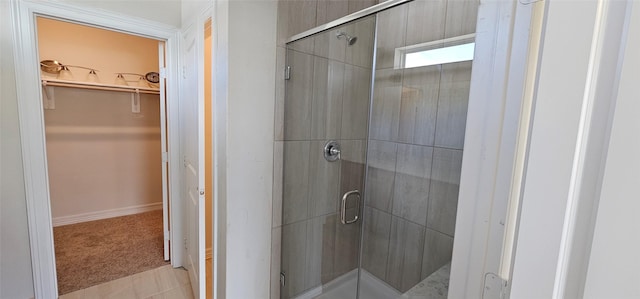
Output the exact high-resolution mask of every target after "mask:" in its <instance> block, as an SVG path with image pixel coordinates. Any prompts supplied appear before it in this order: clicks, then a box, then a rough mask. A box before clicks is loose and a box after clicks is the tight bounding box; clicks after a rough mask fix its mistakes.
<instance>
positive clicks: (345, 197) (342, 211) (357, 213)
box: [340, 190, 360, 224]
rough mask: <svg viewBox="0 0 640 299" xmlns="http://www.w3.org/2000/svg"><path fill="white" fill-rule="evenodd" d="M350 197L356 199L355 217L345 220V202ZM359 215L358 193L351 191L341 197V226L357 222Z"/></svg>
mask: <svg viewBox="0 0 640 299" xmlns="http://www.w3.org/2000/svg"><path fill="white" fill-rule="evenodd" d="M352 196H353V197H355V198H356V203H357V207H356V215H355V216H354V217H353V219H350V220H347V219H346V218H347V201H349V197H352ZM359 214H360V191H358V190H352V191H349V192H347V193H345V194H344V195H342V203H341V204H340V222H342V224H351V223H354V222H356V221H358V219H359V218H360V216H359Z"/></svg>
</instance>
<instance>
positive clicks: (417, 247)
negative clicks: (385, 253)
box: [385, 216, 425, 293]
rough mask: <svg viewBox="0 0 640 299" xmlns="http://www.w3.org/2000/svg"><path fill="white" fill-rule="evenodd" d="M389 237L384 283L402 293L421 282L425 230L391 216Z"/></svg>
mask: <svg viewBox="0 0 640 299" xmlns="http://www.w3.org/2000/svg"><path fill="white" fill-rule="evenodd" d="M390 236H391V237H390V238H391V240H390V242H389V260H388V261H387V275H386V279H385V281H386V282H387V283H389V284H391V285H392V286H393V287H394V288H396V289H397V290H399V291H400V292H403V293H404V292H406V291H408V290H409V289H410V288H412V287H413V286H415V285H416V284H417V283H418V282H420V281H421V280H422V279H421V278H420V277H421V272H422V255H423V246H424V236H425V228H424V227H423V226H421V225H417V224H415V223H412V222H409V221H406V220H404V219H402V218H399V217H395V216H393V217H392V220H391V235H390Z"/></svg>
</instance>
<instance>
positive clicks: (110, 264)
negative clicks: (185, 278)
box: [37, 17, 171, 295]
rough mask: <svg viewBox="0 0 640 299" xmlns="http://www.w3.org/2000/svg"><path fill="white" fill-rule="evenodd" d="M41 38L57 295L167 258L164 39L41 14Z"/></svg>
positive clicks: (156, 264)
mask: <svg viewBox="0 0 640 299" xmlns="http://www.w3.org/2000/svg"><path fill="white" fill-rule="evenodd" d="M37 40H38V52H39V58H40V69H41V79H42V80H41V83H42V89H43V93H42V94H43V99H42V100H43V107H44V110H43V114H42V115H43V119H44V126H45V131H46V150H47V165H48V176H49V194H50V199H51V201H50V204H51V213H52V220H53V221H52V222H53V223H52V224H53V231H54V246H55V254H56V269H57V278H58V290H59V293H60V295H63V294H67V293H71V292H74V291H77V290H80V289H87V290H89V289H88V288H91V287H92V286H96V285H99V284H102V283H105V282H107V281H114V280H117V279H121V278H123V277H127V276H131V275H133V274H136V273H140V272H144V271H148V270H152V269H159V267H162V266H166V265H168V264H169V262H168V259H169V256H168V248H167V243H166V242H167V241H166V239H165V238H166V234H165V233H164V232H165V231H166V230H167V229H168V227H167V225H168V220H167V216H166V214H167V211H166V206H165V207H164V208H163V202H164V203H166V196H167V193H166V188H167V186H166V183H163V182H164V180H165V179H164V178H166V172H167V169H166V165H165V164H164V163H165V162H163V152H166V141H165V140H166V139H165V138H164V136H165V134H164V131H165V130H164V129H163V126H164V124H165V122H164V120H163V119H164V115H165V114H164V111H163V104H164V103H163V101H164V96H162V95H161V90H162V87H163V85H162V82H160V80H161V78H160V69H161V68H160V64H161V63H162V61H163V59H164V58H162V59H160V57H162V55H163V43H162V42H159V41H158V40H154V39H149V38H146V37H141V36H135V35H130V34H126V33H122V32H115V31H110V30H105V29H100V28H94V27H88V26H84V25H79V24H73V23H70V22H65V21H62V20H54V19H49V18H45V17H38V18H37ZM165 161H166V157H165ZM163 198H164V200H163ZM163 212H164V213H163ZM165 268H166V267H165ZM167 269H169V270H168V271H171V268H167ZM85 295H86V291H85ZM149 295H153V294H149Z"/></svg>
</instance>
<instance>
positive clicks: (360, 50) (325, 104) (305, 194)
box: [281, 16, 375, 299]
mask: <svg viewBox="0 0 640 299" xmlns="http://www.w3.org/2000/svg"><path fill="white" fill-rule="evenodd" d="M374 30H375V17H374V16H372V17H368V18H364V19H361V20H357V21H354V22H352V23H349V24H346V25H343V26H341V27H339V28H334V29H331V30H328V31H325V32H321V33H319V34H316V35H314V36H311V37H308V38H305V39H302V40H299V41H296V42H294V43H290V44H288V45H287V54H286V60H287V66H289V67H290V71H289V80H287V81H286V86H285V92H286V94H285V103H284V130H283V132H284V133H283V135H284V140H283V164H284V165H283V208H282V257H281V271H282V273H283V274H284V286H282V288H281V298H297V297H300V296H304V298H341V299H348V298H356V292H357V291H356V290H357V289H356V287H357V284H356V282H357V276H358V263H359V257H360V255H359V251H360V239H361V228H362V220H361V218H362V212H361V210H362V208H361V207H362V206H363V205H364V203H363V202H362V201H361V200H362V199H363V197H362V196H363V193H364V176H365V174H364V173H365V154H366V144H367V141H366V138H367V129H368V120H369V106H370V98H371V95H370V91H371V74H372V64H373V49H374V48H373V41H374ZM329 141H335V143H332V144H331V146H333V149H334V151H333V152H332V151H331V146H329V147H327V150H325V145H327V143H328V142H329ZM335 144H337V146H336V145H335ZM337 150H339V155H340V158H339V159H337V160H336V161H333V162H330V161H328V160H327V159H325V153H326V152H328V153H329V154H331V153H333V154H336V155H337V154H338V152H337ZM329 160H331V159H329ZM345 194H347V195H348V196H347V197H346V198H345V199H346V201H345V203H344V205H343V203H342V198H343V196H344V195H345ZM343 207H344V208H343ZM343 210H344V211H343ZM356 217H357V218H356ZM351 221H354V222H353V223H349V224H347V223H348V222H351Z"/></svg>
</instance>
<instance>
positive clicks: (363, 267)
mask: <svg viewBox="0 0 640 299" xmlns="http://www.w3.org/2000/svg"><path fill="white" fill-rule="evenodd" d="M477 9H478V2H477V1H461V0H441V1H419V0H416V1H411V2H406V3H404V4H400V5H397V6H394V7H390V8H387V9H384V10H381V11H378V12H375V13H373V14H362V15H361V16H358V17H355V18H353V19H352V20H351V21H350V22H346V23H342V24H341V25H338V26H334V27H327V28H323V29H325V30H317V31H318V32H315V33H311V34H308V35H301V36H298V37H294V38H292V41H291V42H290V43H288V44H287V49H286V51H287V53H286V66H287V71H286V83H285V101H284V109H283V114H284V116H283V119H284V126H283V140H282V151H281V154H282V155H283V158H282V161H283V168H282V176H283V179H282V181H283V184H282V197H283V198H282V201H283V204H282V219H281V220H282V243H281V265H280V272H281V280H280V290H281V292H280V294H281V298H340V299H348V298H363V299H377V298H381V299H382V298H384V299H389V298H446V296H447V290H448V282H449V271H450V270H449V269H450V262H451V258H452V249H453V241H454V237H455V224H456V209H457V199H458V189H459V182H460V175H461V165H462V154H463V150H464V148H463V146H464V137H465V125H466V117H467V104H468V98H469V85H470V80H471V66H472V59H473V54H474V53H473V49H474V42H475V26H476V15H477Z"/></svg>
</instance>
